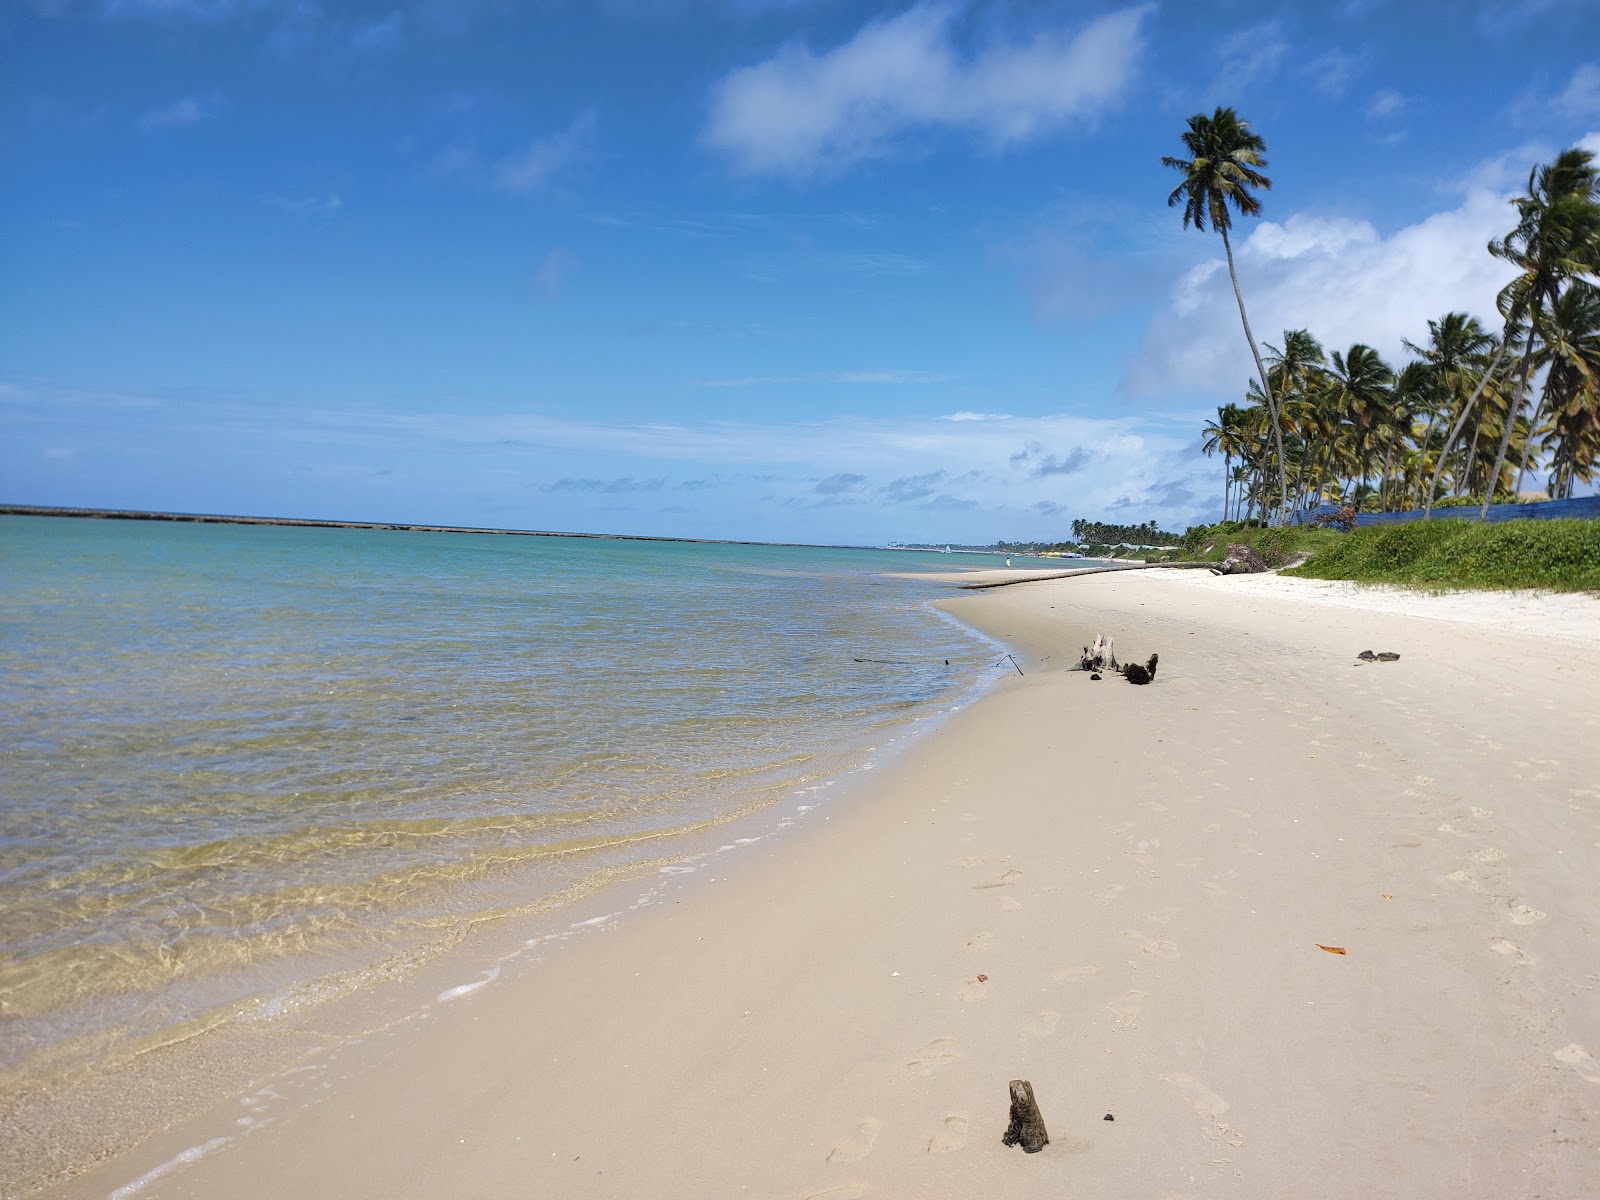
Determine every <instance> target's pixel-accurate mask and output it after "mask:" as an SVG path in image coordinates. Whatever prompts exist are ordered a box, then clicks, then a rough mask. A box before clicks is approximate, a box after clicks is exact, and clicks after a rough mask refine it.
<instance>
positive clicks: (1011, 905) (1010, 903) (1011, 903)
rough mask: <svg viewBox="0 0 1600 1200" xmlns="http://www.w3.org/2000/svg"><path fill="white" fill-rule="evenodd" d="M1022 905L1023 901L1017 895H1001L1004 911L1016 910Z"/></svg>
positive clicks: (1002, 909) (1001, 906)
mask: <svg viewBox="0 0 1600 1200" xmlns="http://www.w3.org/2000/svg"><path fill="white" fill-rule="evenodd" d="M1021 907H1022V901H1021V900H1018V899H1017V898H1016V897H1015V896H1001V897H1000V908H1001V911H1003V912H1016V911H1017V910H1018V909H1019V908H1021Z"/></svg>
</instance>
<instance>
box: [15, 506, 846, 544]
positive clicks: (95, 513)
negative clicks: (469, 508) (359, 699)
mask: <svg viewBox="0 0 1600 1200" xmlns="http://www.w3.org/2000/svg"><path fill="white" fill-rule="evenodd" d="M0 516H6V517H82V518H87V519H91V520H98V521H179V522H185V523H188V524H193V525H295V526H302V527H305V528H311V529H379V530H394V531H396V532H401V533H494V534H500V535H502V536H504V537H550V538H591V539H594V540H598V541H614V542H684V543H692V544H697V545H710V546H792V547H798V548H801V549H809V550H873V549H877V547H874V546H843V545H839V546H832V545H818V544H811V543H806V542H756V541H740V540H738V539H735V538H687V537H665V536H663V535H658V534H648V533H568V532H565V531H562V530H556V529H490V528H479V527H476V526H472V525H409V524H401V523H399V522H393V521H322V520H317V519H314V518H311V517H240V516H229V515H226V514H222V513H180V512H143V511H140V510H137V509H124V508H63V507H58V506H53V505H45V504H0Z"/></svg>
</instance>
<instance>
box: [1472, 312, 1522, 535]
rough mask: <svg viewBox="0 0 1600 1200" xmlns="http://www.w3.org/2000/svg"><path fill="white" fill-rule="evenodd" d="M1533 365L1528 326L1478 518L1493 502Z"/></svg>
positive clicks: (1486, 512)
mask: <svg viewBox="0 0 1600 1200" xmlns="http://www.w3.org/2000/svg"><path fill="white" fill-rule="evenodd" d="M1532 365H1533V328H1532V324H1531V323H1530V325H1529V328H1528V348H1527V349H1526V350H1524V351H1523V352H1522V370H1521V372H1520V373H1519V374H1518V376H1517V390H1516V391H1515V392H1514V393H1512V397H1511V407H1510V408H1509V409H1507V410H1506V427H1505V430H1504V432H1502V433H1501V434H1500V449H1499V450H1498V451H1496V453H1495V456H1494V470H1492V471H1490V472H1489V482H1488V484H1487V485H1485V487H1484V489H1483V507H1482V508H1480V509H1479V510H1478V520H1480V521H1485V520H1488V517H1489V505H1491V504H1492V503H1494V489H1495V488H1496V487H1498V486H1499V484H1500V468H1501V467H1502V466H1504V465H1505V461H1506V450H1507V448H1508V447H1510V445H1511V431H1512V430H1513V429H1515V428H1516V424H1517V409H1519V408H1521V407H1522V393H1523V392H1525V391H1527V388H1528V368H1529V367H1531V366H1532ZM1513 498H1514V497H1513Z"/></svg>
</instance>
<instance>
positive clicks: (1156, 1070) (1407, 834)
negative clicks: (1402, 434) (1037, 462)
mask: <svg viewBox="0 0 1600 1200" xmlns="http://www.w3.org/2000/svg"><path fill="white" fill-rule="evenodd" d="M1241 584H1243V585H1244V586H1242V587H1241V586H1240V585H1241ZM1496 599H1497V598H1496V597H1494V596H1485V597H1473V598H1468V602H1463V601H1461V600H1459V599H1452V598H1451V597H1440V598H1433V597H1426V596H1422V597H1418V596H1416V595H1415V594H1412V593H1403V594H1398V595H1397V596H1395V597H1392V598H1391V599H1390V600H1388V601H1384V600H1383V599H1382V598H1381V596H1380V597H1376V598H1375V596H1374V594H1371V593H1368V594H1366V596H1365V599H1364V600H1362V601H1361V606H1357V605H1356V604H1353V603H1352V602H1351V597H1350V596H1347V595H1343V594H1341V593H1339V592H1338V590H1337V589H1334V590H1333V591H1330V590H1328V589H1326V588H1321V587H1319V586H1317V585H1302V584H1301V583H1300V582H1299V581H1292V580H1286V579H1274V580H1270V581H1257V580H1253V579H1245V580H1241V579H1235V578H1229V579H1221V578H1216V577H1212V576H1209V575H1206V574H1204V573H1191V572H1160V571H1137V572H1127V573H1115V574H1107V575H1098V576H1093V577H1087V578H1079V579H1063V580H1051V581H1046V582H1037V583H1030V584H1026V585H1023V586H1018V587H1006V588H1000V589H995V590H992V591H986V592H980V593H974V594H970V595H966V596H963V597H962V598H960V599H957V600H953V601H949V602H946V603H947V604H948V605H949V607H950V610H951V611H952V612H953V613H956V614H958V615H959V616H960V617H961V619H963V620H966V621H968V622H970V623H972V624H974V625H976V626H978V627H979V628H981V629H983V630H984V631H986V632H988V633H991V634H993V635H994V636H996V637H999V638H1001V639H1002V640H1004V641H1005V642H1006V643H1008V644H1009V645H1010V646H1011V647H1013V649H1014V651H1015V653H1016V655H1017V658H1018V660H1019V662H1020V663H1021V664H1022V667H1023V669H1024V670H1025V671H1026V672H1027V673H1026V674H1025V675H1021V676H1018V675H1012V676H1011V677H1010V678H1008V679H1006V680H1004V681H1002V682H1001V683H1000V684H999V685H998V686H997V687H996V689H995V690H994V691H993V692H992V693H991V694H990V695H988V696H986V697H985V698H983V699H982V700H980V701H978V702H976V703H975V704H972V705H971V706H969V707H968V708H967V709H965V710H963V711H962V712H960V713H958V714H956V715H955V716H953V717H951V718H950V719H949V720H947V721H946V722H945V723H944V724H943V725H942V726H941V727H940V728H939V729H938V730H937V731H936V732H934V733H933V734H931V735H930V736H927V737H924V738H922V739H920V740H919V741H918V742H917V743H916V744H915V745H914V746H913V747H912V749H911V751H910V752H909V753H906V754H904V755H901V756H900V757H899V758H897V759H896V760H894V761H893V762H891V763H890V764H889V765H888V766H886V767H885V768H883V769H882V770H881V771H879V772H877V773H876V775H877V777H876V778H874V779H872V780H871V782H870V783H869V784H866V785H863V786H860V787H857V788H854V789H853V790H852V791H850V792H849V793H848V794H847V795H844V796H842V797H840V798H838V799H835V800H832V801H829V802H826V803H825V804H823V806H822V807H820V808H818V809H817V810H816V811H815V812H813V813H811V814H809V816H808V818H807V820H805V821H804V822H802V823H801V824H800V825H799V826H797V827H796V828H793V829H791V830H788V831H786V832H785V833H783V834H782V835H780V836H776V837H771V838H766V839H764V840H762V841H760V842H759V843H756V844H753V845H750V846H747V847H745V848H743V850H742V851H741V852H738V853H730V854H728V855H726V856H725V857H723V858H721V859H719V860H718V861H717V864H716V867H715V869H714V871H708V872H704V873H702V875H700V876H697V877H695V881H694V882H693V883H691V884H689V885H687V886H684V887H682V888H681V889H680V890H678V891H677V892H676V893H674V894H673V895H672V896H671V898H670V899H668V900H667V901H665V902H664V903H660V904H656V905H652V906H650V907H647V908H642V909H640V910H638V911H637V912H633V913H629V914H628V915H626V916H624V917H622V918H621V919H615V920H602V921H600V922H598V923H597V924H596V925H595V926H594V931H593V932H591V933H589V934H588V935H586V936H581V937H576V938H574V939H573V940H572V941H570V942H569V943H566V944H564V946H563V948H562V949H561V951H560V953H559V954H555V955H552V956H551V957H549V958H547V959H546V960H545V961H542V962H519V963H516V964H513V965H511V966H508V967H507V969H506V970H505V971H503V972H501V973H499V974H498V975H495V976H493V977H492V978H487V977H474V978H469V979H462V980H459V981H457V985H456V988H455V989H449V988H446V989H442V990H441V991H440V993H439V998H438V1000H437V1002H436V1003H435V1004H434V1005H433V1006H432V1007H431V1009H430V1011H429V1012H428V1013H427V1014H426V1016H425V1019H422V1020H418V1021H409V1022H404V1023H401V1024H400V1025H398V1026H395V1027H393V1028H390V1029H388V1030H386V1031H385V1032H383V1033H379V1034H368V1035H366V1036H355V1037H346V1036H343V1035H340V1034H338V1033H337V1032H334V1031H328V1030H319V1029H318V1028H317V1020H318V1018H317V1017H316V1014H315V1012H314V1011H313V1013H312V1014H310V1015H308V1016H307V1017H306V1018H304V1019H303V1022H302V1024H303V1025H304V1026H305V1028H304V1029H302V1030H301V1032H302V1033H304V1034H305V1035H306V1036H308V1037H309V1038H312V1039H316V1038H318V1037H320V1038H321V1042H322V1047H321V1049H320V1050H319V1051H318V1053H317V1054H316V1055H314V1056H310V1057H308V1059H307V1061H306V1063H305V1064H304V1069H302V1070H301V1071H299V1072H296V1073H295V1074H293V1075H289V1076H281V1077H277V1078H272V1079H261V1080H259V1081H257V1086H255V1087H254V1088H253V1089H252V1090H251V1091H249V1092H248V1093H246V1094H244V1095H242V1096H233V1097H229V1098H228V1099H227V1100H225V1101H224V1102H222V1103H220V1104H219V1105H218V1106H217V1107H216V1108H214V1109H213V1110H212V1111H211V1112H209V1113H208V1114H207V1115H206V1116H204V1117H202V1118H200V1119H199V1120H196V1121H190V1122H186V1123H185V1124H183V1125H182V1126H180V1127H178V1128H175V1129H173V1130H171V1131H169V1132H168V1133H166V1134H163V1135H162V1136H160V1137H157V1138H155V1139H153V1140H151V1141H149V1142H147V1143H145V1144H144V1145H141V1146H139V1147H138V1148H136V1149H134V1150H132V1151H130V1152H128V1153H125V1154H123V1155H121V1156H119V1157H117V1158H115V1159H113V1160H111V1161H109V1162H107V1163H105V1164H103V1165H102V1166H100V1167H98V1168H97V1169H95V1170H93V1171H91V1172H89V1173H87V1174H85V1175H82V1176H80V1177H79V1178H77V1179H75V1180H73V1181H71V1182H70V1183H68V1184H65V1185H62V1186H60V1187H58V1188H56V1189H54V1190H52V1191H50V1192H49V1193H47V1194H49V1195H51V1196H59V1197H87V1196H95V1197H104V1196H108V1195H116V1196H118V1197H119V1200H123V1198H126V1197H132V1196H139V1197H217V1196H229V1197H237V1198H241V1200H245V1198H252V1197H263V1198H265V1197H281V1196H284V1195H296V1194H298V1195H309V1196H332V1195H338V1196H348V1197H368V1196H370V1197H379V1196H382V1197H434V1196H439V1195H487V1196H503V1195H504V1196H509V1195H531V1196H560V1197H563V1198H568V1197H572V1198H577V1197H614V1196H659V1197H701V1196H738V1195H749V1196H761V1197H794V1198H796V1200H801V1198H808V1200H820V1198H822V1197H828V1198H830V1200H846V1198H849V1197H867V1196H870V1197H904V1198H907V1200H910V1198H913V1197H916V1198H922V1197H945V1196H948V1197H973V1196H1000V1195H1006V1196H1012V1197H1018V1198H1020V1200H1030V1198H1034V1197H1038V1198H1041V1200H1042V1198H1044V1197H1052V1198H1054V1197H1059V1196H1063V1195H1104V1196H1161V1197H1171V1196H1177V1197H1219V1198H1220V1197H1262V1198H1263V1200H1265V1198H1268V1197H1271V1198H1274V1200H1276V1198H1278V1197H1283V1196H1289V1195H1293V1196H1299V1197H1320V1196H1327V1197H1343V1196H1352V1197H1353V1196H1366V1195H1405V1196H1414V1197H1432V1196H1439V1197H1445V1196H1449V1197H1458V1198H1459V1197H1507V1196H1526V1197H1533V1196H1538V1197H1545V1198H1566V1197H1572V1198H1576V1197H1580V1196H1584V1195H1592V1194H1593V1190H1592V1189H1593V1181H1594V1180H1595V1179H1596V1178H1600V889H1597V887H1596V884H1595V880H1596V879H1600V715H1597V714H1596V711H1595V706H1594V700H1595V695H1596V692H1595V688H1596V683H1595V681H1596V680H1597V679H1600V602H1597V601H1594V600H1593V599H1592V598H1591V599H1589V600H1588V603H1589V604H1590V605H1592V606H1593V607H1592V609H1589V610H1587V611H1586V610H1585V609H1584V608H1583V606H1582V604H1573V603H1571V601H1570V600H1569V599H1567V598H1558V600H1557V601H1552V602H1551V603H1549V604H1546V603H1544V602H1543V601H1541V600H1539V599H1528V598H1521V599H1516V600H1515V601H1510V600H1507V599H1506V598H1504V597H1501V598H1499V604H1498V605H1497V604H1496ZM1434 600H1437V601H1439V603H1436V604H1432V605H1431V607H1430V602H1431V601H1434ZM1552 629H1554V630H1555V635H1554V636H1552ZM1097 632H1104V633H1107V634H1110V635H1112V636H1114V637H1115V639H1116V644H1117V649H1118V651H1119V652H1120V654H1121V656H1122V657H1123V658H1124V659H1139V660H1142V659H1143V658H1144V657H1145V656H1146V655H1147V654H1148V653H1149V652H1151V651H1158V652H1159V653H1160V655H1161V665H1160V668H1159V670H1158V673H1157V679H1156V681H1155V683H1154V684H1153V685H1152V686H1150V687H1134V686H1131V685H1129V684H1127V683H1126V682H1124V681H1123V680H1121V679H1119V678H1114V677H1109V676H1108V677H1107V678H1106V679H1104V680H1102V681H1100V682H1092V681H1090V680H1089V679H1088V677H1087V676H1085V675H1083V674H1081V673H1077V672H1072V671H1068V670H1067V669H1066V668H1067V667H1068V666H1069V665H1070V663H1071V662H1072V661H1073V660H1074V659H1075V658H1076V656H1077V653H1078V650H1079V647H1080V646H1081V645H1083V644H1084V643H1086V642H1088V641H1089V640H1090V639H1091V638H1092V637H1093V636H1094V634H1095V633H1097ZM1528 635H1535V636H1532V637H1530V636H1528ZM1364 649H1373V650H1378V651H1385V650H1387V651H1395V652H1398V653H1399V654H1400V656H1401V657H1400V659H1399V661H1398V662H1392V663H1377V664H1366V663H1362V662H1360V661H1359V660H1358V659H1356V657H1355V655H1356V653H1357V652H1358V651H1360V650H1364ZM639 886H640V885H639V884H637V883H634V884H631V885H628V889H629V890H628V891H627V892H626V894H624V895H623V896H622V900H621V902H620V903H611V904H610V905H609V908H603V909H602V911H610V910H611V909H616V908H619V907H621V908H626V907H627V901H628V900H629V899H631V898H632V895H633V893H635V892H637V891H638V889H639ZM1322 947H1334V948H1337V949H1342V950H1344V951H1345V952H1344V953H1343V954H1338V953H1330V952H1328V951H1327V950H1326V949H1323V948H1322ZM1013 1078H1025V1079H1028V1080H1030V1081H1031V1082H1032V1084H1033V1088H1034V1091H1035V1094H1036V1095H1037V1097H1038V1099H1039V1103H1040V1107H1041V1110H1042V1112H1043V1116H1044V1119H1045V1123H1046V1125H1047V1127H1048V1129H1049V1131H1050V1138H1051V1141H1050V1144H1049V1145H1048V1146H1047V1147H1046V1148H1045V1149H1044V1150H1043V1151H1042V1152H1040V1153H1039V1154H1036V1155H1027V1154H1024V1153H1023V1152H1022V1151H1021V1150H1019V1149H1015V1148H1006V1147H1004V1146H1002V1145H1001V1142H1000V1138H1001V1134H1002V1132H1003V1131H1004V1129H1005V1125H1006V1117H1007V1081H1008V1080H1010V1079H1013ZM1107 1114H1110V1115H1112V1116H1113V1117H1114V1118H1115V1119H1114V1120H1111V1121H1108V1120H1106V1119H1105V1118H1106V1116H1107ZM224 1139H226V1140H224Z"/></svg>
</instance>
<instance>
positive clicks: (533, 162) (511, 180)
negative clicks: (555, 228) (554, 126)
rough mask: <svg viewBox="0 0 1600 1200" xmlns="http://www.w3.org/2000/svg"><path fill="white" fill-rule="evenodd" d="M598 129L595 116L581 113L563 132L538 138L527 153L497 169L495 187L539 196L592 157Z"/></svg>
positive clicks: (589, 113) (508, 157) (530, 145)
mask: <svg viewBox="0 0 1600 1200" xmlns="http://www.w3.org/2000/svg"><path fill="white" fill-rule="evenodd" d="M594 126H595V116H594V113H592V112H585V113H580V114H579V115H578V116H577V117H576V118H575V119H574V120H573V122H572V124H571V125H569V126H567V128H565V129H563V130H561V131H560V132H558V133H552V134H548V135H546V136H545V137H541V138H535V139H534V141H533V142H532V143H530V144H529V145H528V146H527V148H526V149H523V150H519V151H518V152H517V153H515V154H511V155H508V156H507V157H506V158H504V159H502V160H501V162H500V165H499V166H498V167H497V168H496V169H495V173H494V180H495V183H496V184H498V185H499V186H500V187H503V188H505V189H507V190H508V191H513V192H536V191H541V190H543V189H544V188H547V187H549V186H550V185H551V184H552V183H553V182H555V180H556V179H557V177H558V176H560V175H561V174H563V173H565V172H566V171H568V170H570V169H571V168H572V167H573V166H575V165H576V164H577V163H578V162H580V161H581V160H582V159H583V157H584V155H585V154H587V153H588V150H589V144H590V142H591V141H592V140H593V138H594Z"/></svg>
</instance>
